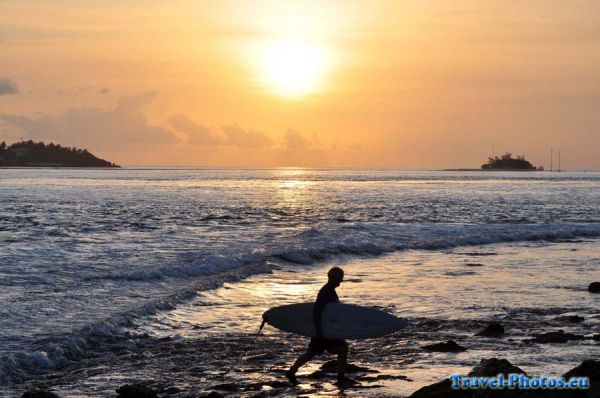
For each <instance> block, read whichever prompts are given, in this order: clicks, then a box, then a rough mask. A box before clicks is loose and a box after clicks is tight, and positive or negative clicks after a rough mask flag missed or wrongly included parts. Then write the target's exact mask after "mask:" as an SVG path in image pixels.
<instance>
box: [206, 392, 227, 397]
mask: <svg viewBox="0 0 600 398" xmlns="http://www.w3.org/2000/svg"><path fill="white" fill-rule="evenodd" d="M201 398H225V396H224V395H223V394H219V393H218V392H216V391H211V392H209V393H208V394H204V395H202V396H201Z"/></svg>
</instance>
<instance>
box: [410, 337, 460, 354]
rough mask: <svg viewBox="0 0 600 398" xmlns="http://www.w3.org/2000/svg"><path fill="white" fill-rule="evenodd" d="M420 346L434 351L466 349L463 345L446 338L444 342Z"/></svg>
mask: <svg viewBox="0 0 600 398" xmlns="http://www.w3.org/2000/svg"><path fill="white" fill-rule="evenodd" d="M421 348H422V349H424V350H426V351H435V352H462V351H466V350H467V349H466V348H465V347H463V346H461V345H458V344H457V343H456V341H454V340H448V341H447V342H445V343H436V344H430V345H425V346H423V347H421Z"/></svg>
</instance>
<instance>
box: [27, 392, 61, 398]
mask: <svg viewBox="0 0 600 398" xmlns="http://www.w3.org/2000/svg"><path fill="white" fill-rule="evenodd" d="M21 398H60V397H59V396H58V395H56V394H54V393H53V392H50V391H43V390H36V391H27V392H26V393H24V394H23V395H21Z"/></svg>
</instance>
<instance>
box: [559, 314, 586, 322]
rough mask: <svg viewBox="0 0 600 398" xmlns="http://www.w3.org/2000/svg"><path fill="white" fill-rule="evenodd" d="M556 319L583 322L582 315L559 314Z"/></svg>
mask: <svg viewBox="0 0 600 398" xmlns="http://www.w3.org/2000/svg"><path fill="white" fill-rule="evenodd" d="M556 319H557V320H559V321H567V322H570V323H580V322H583V321H584V320H585V318H584V317H582V316H579V315H568V316H559V317H558V318H556Z"/></svg>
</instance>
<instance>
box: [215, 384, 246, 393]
mask: <svg viewBox="0 0 600 398" xmlns="http://www.w3.org/2000/svg"><path fill="white" fill-rule="evenodd" d="M210 388H214V389H215V390H221V391H229V392H232V391H238V390H239V389H240V386H238V385H237V384H235V383H221V384H215V385H214V386H211V387H210Z"/></svg>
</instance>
